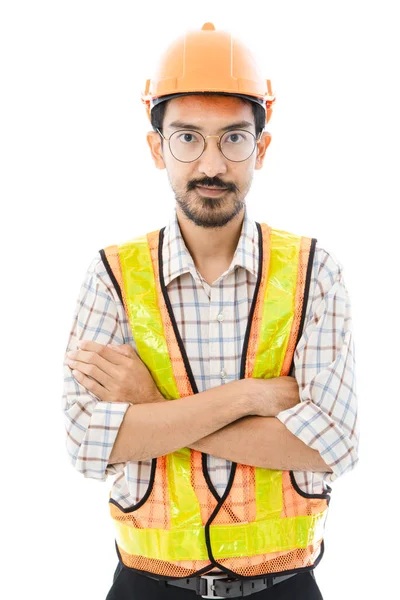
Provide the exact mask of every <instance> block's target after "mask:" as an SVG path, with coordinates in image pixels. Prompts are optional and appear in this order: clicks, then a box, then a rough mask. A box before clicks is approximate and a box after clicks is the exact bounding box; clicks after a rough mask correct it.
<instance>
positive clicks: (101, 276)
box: [62, 253, 129, 481]
mask: <svg viewBox="0 0 400 600" xmlns="http://www.w3.org/2000/svg"><path fill="white" fill-rule="evenodd" d="M118 302H119V299H118V297H117V293H116V290H115V288H114V286H113V284H112V282H111V279H110V277H109V275H108V273H107V272H106V269H105V267H104V264H103V261H102V259H101V256H100V253H98V254H97V255H96V257H95V258H94V259H93V260H92V261H91V263H90V265H89V268H88V269H87V272H86V274H85V277H84V280H83V282H82V285H81V289H80V292H79V296H78V298H77V300H76V306H75V312H74V316H73V321H72V327H71V332H70V335H69V339H68V344H67V348H66V350H65V356H64V365H63V369H64V388H63V396H62V406H63V411H64V424H65V430H66V449H67V453H68V456H69V459H70V461H71V463H72V465H73V466H74V467H75V469H76V470H77V471H78V472H80V473H82V475H83V476H84V477H90V478H92V479H99V480H101V481H105V480H106V479H107V476H108V475H112V474H116V473H119V472H121V471H123V470H124V467H125V464H126V463H116V464H109V457H110V454H111V451H112V448H113V445H114V442H115V439H116V437H117V434H118V430H119V428H120V426H121V424H122V421H123V419H124V416H125V413H126V411H127V409H128V407H129V402H104V401H101V400H100V399H99V398H98V397H97V396H96V395H95V394H94V393H92V392H90V391H88V390H87V389H86V388H85V387H83V386H82V385H81V384H80V383H79V382H78V381H77V380H76V379H75V377H74V376H73V374H72V369H71V368H70V367H69V365H68V364H66V362H65V360H66V358H67V356H66V353H67V352H68V351H69V350H76V349H78V348H77V342H78V341H79V340H82V339H87V340H91V341H95V342H98V343H99V344H110V343H115V344H123V343H125V341H124V335H123V329H122V327H121V318H120V314H119V312H118V310H117V306H118Z"/></svg>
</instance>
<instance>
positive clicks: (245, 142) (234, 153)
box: [156, 128, 262, 162]
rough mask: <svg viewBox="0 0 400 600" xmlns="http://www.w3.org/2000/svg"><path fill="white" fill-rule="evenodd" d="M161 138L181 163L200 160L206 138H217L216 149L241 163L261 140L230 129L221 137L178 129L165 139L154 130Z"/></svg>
mask: <svg viewBox="0 0 400 600" xmlns="http://www.w3.org/2000/svg"><path fill="white" fill-rule="evenodd" d="M156 129H157V131H158V133H159V134H160V135H161V136H162V138H163V139H164V140H165V141H166V142H168V144H169V149H170V151H171V154H172V156H174V157H175V158H176V159H177V160H179V161H181V162H193V161H194V160H197V159H198V158H200V156H201V155H202V154H203V152H204V150H205V148H206V138H209V137H216V138H218V142H217V144H218V148H219V149H220V151H221V152H222V154H223V155H224V156H225V158H227V159H228V160H231V161H233V162H243V161H244V160H247V159H248V158H250V156H251V155H252V154H253V152H254V149H255V147H256V145H257V144H258V142H259V141H260V139H261V135H262V131H261V132H260V135H259V136H258V137H257V138H256V136H255V135H254V134H253V133H251V132H250V131H246V130H245V129H230V130H228V131H226V132H225V133H224V134H223V135H206V136H204V135H202V134H201V133H200V132H199V131H192V130H190V129H179V130H178V131H174V133H173V134H172V135H170V137H169V138H166V137H165V136H164V135H163V134H162V133H161V131H160V130H159V129H158V128H156Z"/></svg>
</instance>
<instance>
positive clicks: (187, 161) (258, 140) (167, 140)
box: [156, 127, 264, 163]
mask: <svg viewBox="0 0 400 600" xmlns="http://www.w3.org/2000/svg"><path fill="white" fill-rule="evenodd" d="M156 130H157V131H158V133H159V134H160V135H161V137H162V138H163V139H164V140H165V141H166V142H168V147H169V150H170V152H171V154H172V156H173V157H174V158H175V160H179V162H183V163H191V162H195V161H196V160H199V158H200V156H202V154H203V153H204V151H205V149H206V147H207V142H206V139H207V138H209V137H216V138H218V142H217V146H218V148H219V151H220V152H221V154H222V156H223V157H224V158H226V160H230V161H231V162H244V161H245V160H249V158H250V156H251V155H252V154H253V153H254V150H255V149H256V146H257V144H258V143H259V142H260V141H261V136H262V134H263V133H264V131H263V130H262V131H260V133H259V135H258V137H256V136H255V135H254V133H253V132H252V131H247V129H236V128H235V127H233V128H232V129H228V130H227V131H224V133H222V134H221V135H203V134H202V133H200V131H196V130H195V129H177V130H176V131H174V133H172V134H171V135H170V136H169V138H166V137H165V135H164V134H163V133H161V131H160V130H159V129H158V127H156ZM180 131H193V132H194V133H199V134H200V135H201V137H202V138H203V140H204V148H203V151H202V153H201V154H200V155H199V156H198V157H197V158H195V159H193V160H180V158H176V156H175V154H173V152H172V150H171V146H170V143H169V140H170V139H171V138H172V136H173V135H175V134H176V133H179V132H180ZM230 131H245V132H246V133H250V134H251V135H252V136H253V138H254V140H255V144H254V148H253V150H252V151H251V153H250V154H249V156H248V157H247V158H244V159H243V160H232V159H231V158H228V157H227V156H225V154H224V153H223V152H222V150H221V138H222V137H223V136H224V135H225V134H226V133H229V132H230Z"/></svg>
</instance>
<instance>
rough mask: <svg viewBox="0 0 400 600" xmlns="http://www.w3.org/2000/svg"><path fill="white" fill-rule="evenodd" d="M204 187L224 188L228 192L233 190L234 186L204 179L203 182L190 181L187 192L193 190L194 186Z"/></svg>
mask: <svg viewBox="0 0 400 600" xmlns="http://www.w3.org/2000/svg"><path fill="white" fill-rule="evenodd" d="M198 185H199V186H204V187H207V186H208V187H219V188H226V189H229V190H235V189H236V186H235V185H234V184H230V183H224V182H223V181H218V180H211V179H205V180H203V181H192V182H191V183H190V184H189V185H188V187H189V190H191V189H194V188H195V187H196V186H198Z"/></svg>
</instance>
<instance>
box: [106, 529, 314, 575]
mask: <svg viewBox="0 0 400 600" xmlns="http://www.w3.org/2000/svg"><path fill="white" fill-rule="evenodd" d="M114 545H115V549H116V552H117V556H118V559H119V561H120V562H121V564H122V566H123V568H124V569H126V570H128V571H133V572H134V573H138V574H139V575H146V574H148V575H151V576H153V577H154V573H153V572H152V571H145V570H143V569H135V568H134V567H127V566H126V565H125V564H124V562H123V560H122V557H121V553H120V551H119V548H118V544H117V541H116V540H114ZM324 552H325V542H324V539H322V541H321V551H320V553H319V555H318V557H317V558H316V559H315V562H314V563H313V564H312V565H311V566H310V567H298V568H297V569H290V570H285V572H284V574H285V575H291V574H292V573H308V572H309V571H313V570H314V569H315V567H316V566H317V565H318V564H319V562H320V561H321V559H322V557H323V555H324ZM214 566H216V565H213V564H209V565H207V566H206V567H203V569H199V570H198V571H196V573H193V574H192V575H185V577H184V578H185V579H189V578H190V579H191V578H192V577H198V576H199V575H202V574H203V573H207V572H208V571H210V570H211V569H212V568H213V567H214ZM224 571H225V572H226V573H227V574H228V575H231V576H232V577H235V578H237V579H243V580H246V579H266V578H270V577H275V576H277V575H282V571H275V572H273V573H268V574H266V575H249V576H246V575H240V574H239V573H235V572H234V571H231V570H230V569H227V568H226V567H224ZM157 578H158V579H160V580H162V581H164V580H165V581H168V580H170V579H177V580H179V579H182V577H170V576H168V575H161V574H159V573H158V574H157Z"/></svg>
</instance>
